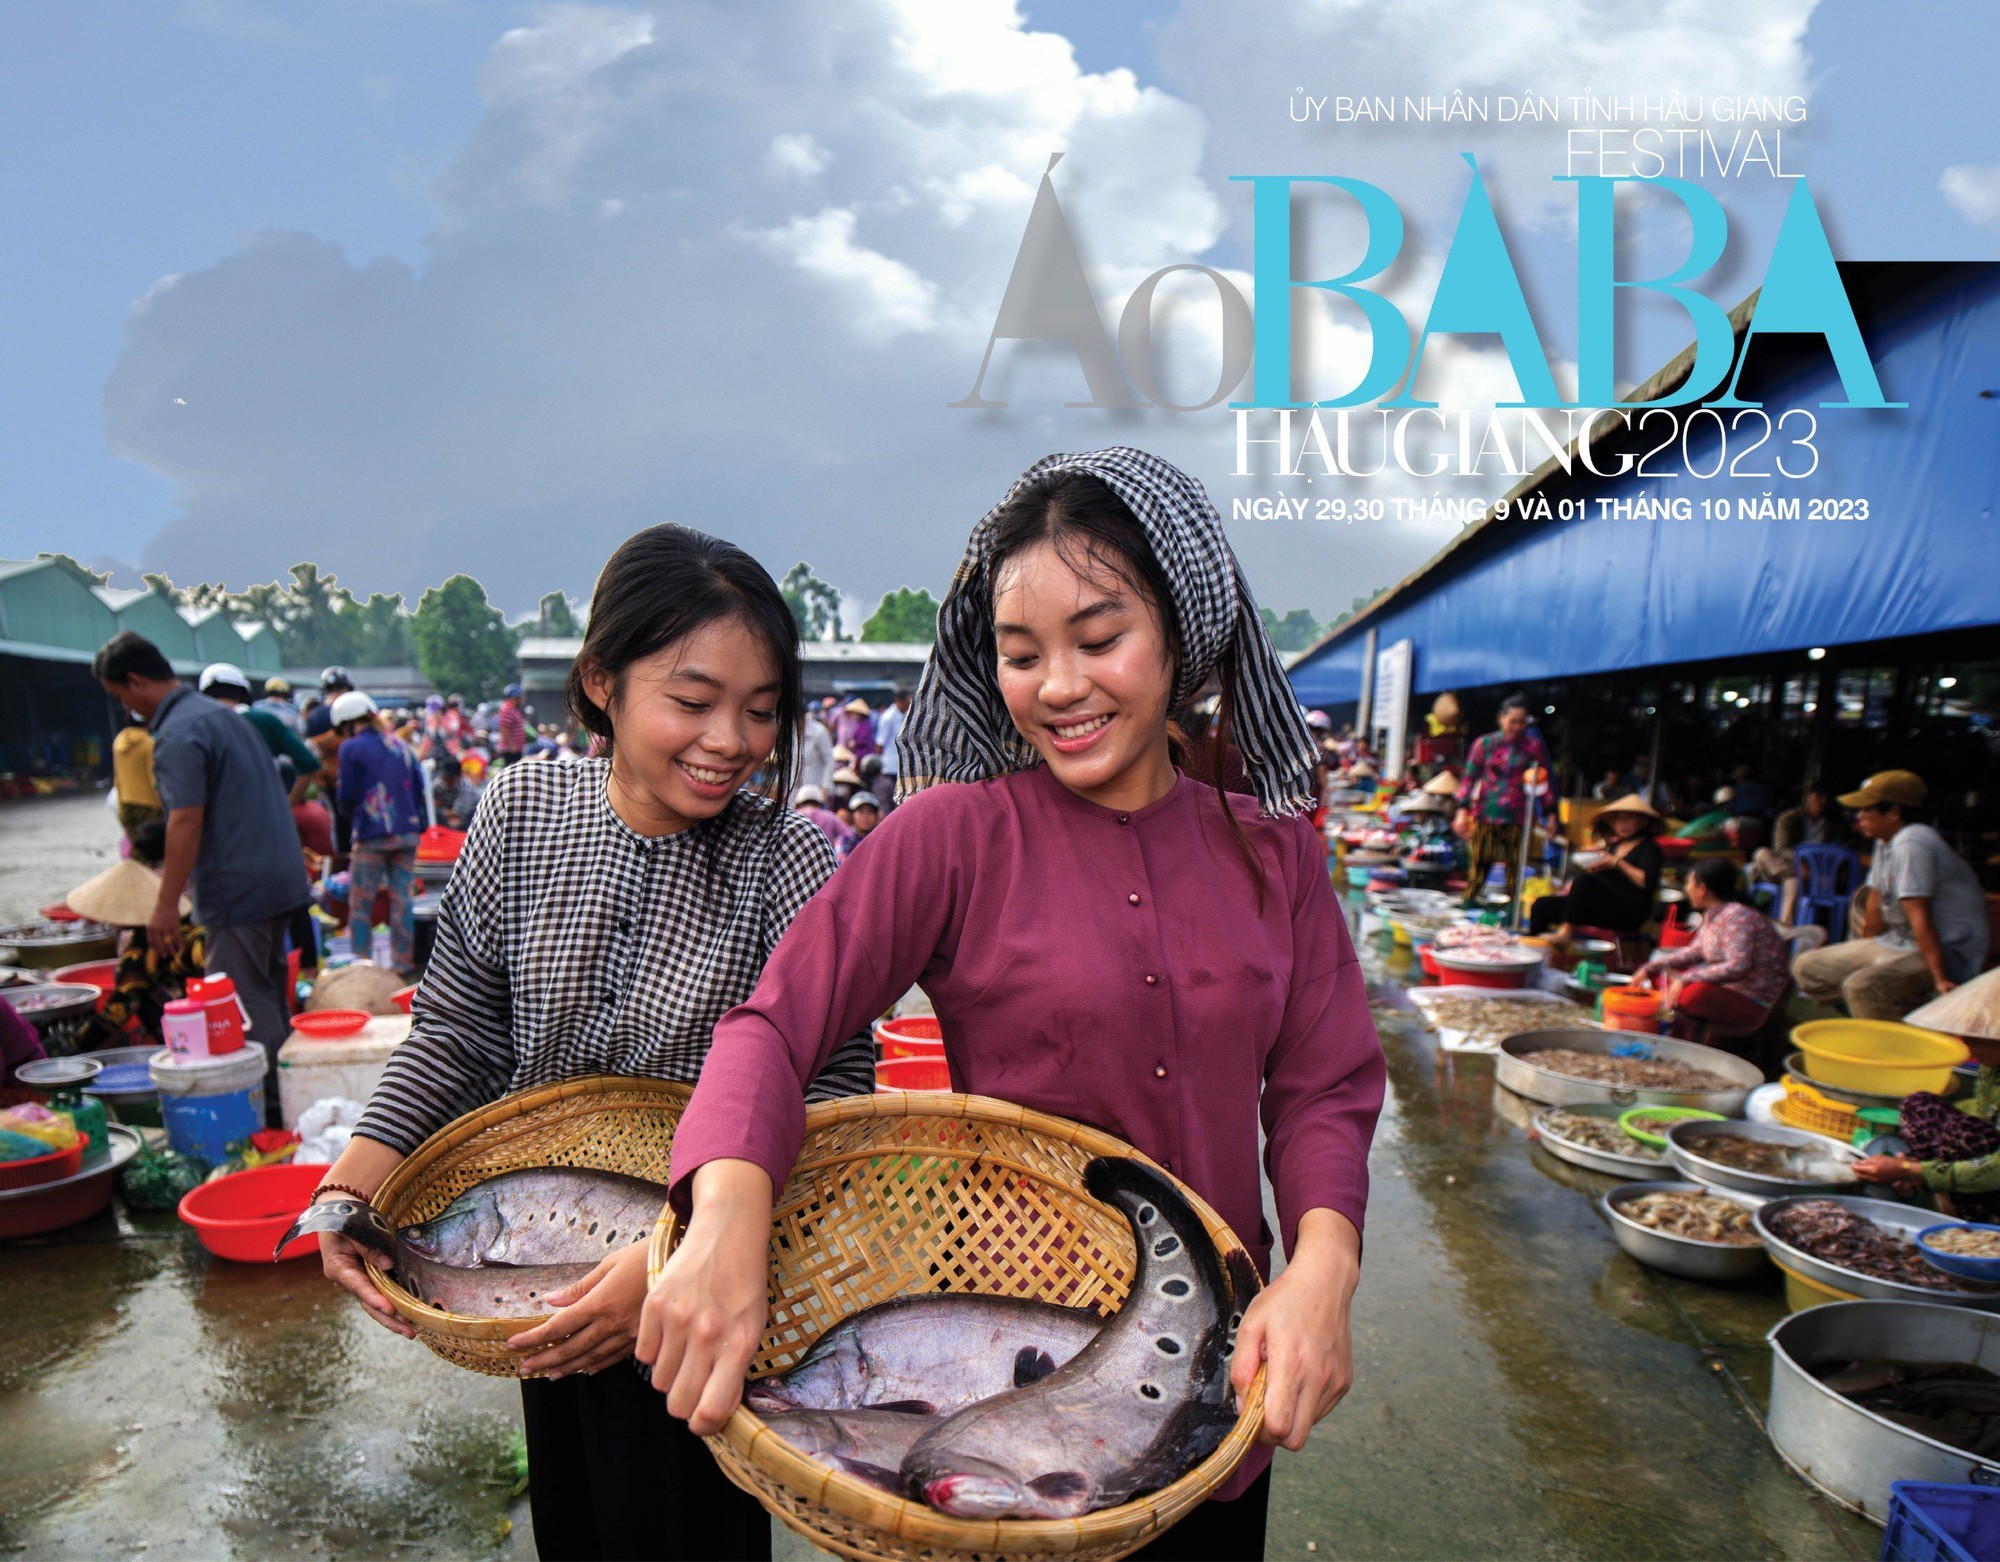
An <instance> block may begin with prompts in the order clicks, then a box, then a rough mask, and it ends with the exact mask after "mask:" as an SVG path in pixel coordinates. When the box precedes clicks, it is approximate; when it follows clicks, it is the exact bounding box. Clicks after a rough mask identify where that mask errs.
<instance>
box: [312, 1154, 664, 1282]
mask: <svg viewBox="0 0 2000 1562" xmlns="http://www.w3.org/2000/svg"><path fill="white" fill-rule="evenodd" d="M666 1199H667V1190H666V1189H665V1188H664V1187H662V1186H661V1185H660V1184H658V1183H652V1182H645V1181H642V1180H641V1179H639V1178H637V1177H625V1176H620V1175H618V1174H617V1173H614V1172H600V1171H589V1170H582V1169H577V1168H572V1167H549V1168H545V1169H541V1170H535V1171H518V1172H503V1173H502V1174H501V1175H500V1176H498V1177H492V1178H489V1179H488V1180H486V1181H485V1182H482V1183H479V1184H478V1185H477V1186H475V1187H472V1188H470V1189H468V1190H466V1192H464V1193H462V1194H460V1195H459V1196H458V1197H457V1198H456V1199H454V1200H453V1201H452V1202H451V1203H450V1204H449V1205H448V1206H447V1207H446V1208H445V1209H444V1210H442V1211H441V1212H439V1213H438V1214H437V1215H435V1216H433V1217H432V1218H431V1219H429V1220H427V1221H424V1222H422V1223H421V1224H419V1225H414V1226H405V1227H403V1228H402V1229H401V1230H400V1231H398V1230H394V1229H392V1228H391V1227H390V1225H389V1222H388V1221H387V1219H385V1218H384V1217H383V1215H382V1213H381V1211H380V1210H378V1209H376V1208H375V1207H374V1206H373V1205H372V1204H364V1203H362V1202H361V1201H359V1200H357V1199H328V1200H326V1201H325V1202H324V1203H321V1204H315V1205H313V1206H312V1208H310V1209H308V1210H307V1211H306V1212H305V1214H303V1215H302V1216H300V1217H299V1219H298V1220H297V1222H295V1223H294V1224H293V1226H292V1229H291V1230H289V1231H287V1232H286V1233H285V1235H284V1237H283V1238H282V1239H281V1240H280V1241H279V1243H278V1247H279V1249H281V1250H282V1249H283V1247H284V1245H285V1243H287V1242H290V1241H291V1240H292V1239H293V1238H294V1237H298V1236H302V1235H304V1234H306V1233H308V1232H313V1231H331V1232H336V1233H338V1234H339V1235H341V1236H345V1237H349V1238H351V1239H353V1240H354V1241H356V1242H359V1243H361V1244H362V1245H364V1246H366V1247H369V1248H372V1249H373V1250H374V1251H376V1252H378V1253H380V1254H381V1255H382V1257H383V1260H384V1267H385V1268H387V1269H389V1270H391V1271H392V1272H393V1273H394V1274H395V1276H396V1279H397V1280H398V1282H400V1283H401V1284H402V1286H403V1287H404V1288H405V1289H406V1290H408V1291H409V1292H410V1293H411V1294H412V1295H413V1296H415V1297H417V1298H418V1299H419V1300H421V1301H425V1302H428V1303H430V1305H431V1306H433V1307H438V1308H442V1309H443V1310H444V1311H446V1312H452V1313H458V1314H460V1315H461V1316H465V1317H473V1318H524V1317H530V1316H534V1315H536V1314H539V1313H544V1312H547V1311H548V1310H549V1308H548V1303H547V1301H546V1300H545V1298H546V1297H547V1296H548V1295H549V1293H550V1292H552V1291H559V1290H561V1289H562V1288H563V1287H564V1286H567V1285H571V1284H573V1283H575V1282H576V1281H578V1280H581V1279H582V1278H583V1277H584V1276H585V1275H587V1274H589V1273H590V1271H591V1270H592V1269H594V1268H595V1267H596V1266H597V1265H598V1263H600V1262H601V1261H602V1260H603V1259H604V1258H606V1257H607V1256H608V1255H609V1254H611V1253H613V1252H615V1251H617V1249H618V1248H620V1247H629V1246H630V1245H631V1244H632V1243H634V1242H637V1241H639V1240H641V1239H642V1238H644V1237H645V1235H646V1234H647V1232H649V1231H650V1230H651V1229H652V1225H653V1222H654V1220H655V1219H657V1218H658V1216H659V1213H660V1210H661V1208H662V1206H663V1205H665V1203H666Z"/></svg>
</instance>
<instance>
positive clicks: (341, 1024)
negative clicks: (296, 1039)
mask: <svg viewBox="0 0 2000 1562" xmlns="http://www.w3.org/2000/svg"><path fill="white" fill-rule="evenodd" d="M371 1018H373V1016H371V1015H370V1014H369V1012H368V1011H367V1010H366V1009H308V1010H307V1011H306V1012H305V1013H303V1014H295V1015H293V1016H292V1029H293V1030H295V1031H297V1032H298V1033H299V1034H300V1035H301V1036H305V1037H308V1038H309V1039H311V1040H313V1041H333V1040H335V1039H337V1038H339V1037H341V1036H352V1035H354V1034H356V1033H357V1032H358V1031H360V1030H361V1028H362V1027H363V1026H365V1025H366V1024H367V1023H368V1021H369V1020H370V1019H371Z"/></svg>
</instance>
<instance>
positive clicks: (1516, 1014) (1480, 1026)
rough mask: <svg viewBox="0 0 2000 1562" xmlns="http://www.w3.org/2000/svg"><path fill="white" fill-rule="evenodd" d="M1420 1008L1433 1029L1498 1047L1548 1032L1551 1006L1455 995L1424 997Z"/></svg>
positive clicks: (1508, 999) (1531, 1002)
mask: <svg viewBox="0 0 2000 1562" xmlns="http://www.w3.org/2000/svg"><path fill="white" fill-rule="evenodd" d="M1417 1009H1418V1011H1419V1012H1420V1013H1421V1014H1422V1015H1423V1017H1424V1020H1425V1022H1426V1023H1427V1024H1429V1025H1430V1026H1431V1028H1432V1029H1434V1030H1455V1031H1464V1032H1465V1034H1466V1035H1467V1036H1468V1037H1471V1038H1472V1039H1474V1040H1477V1041H1488V1042H1491V1043H1493V1044H1494V1045H1495V1046H1498V1045H1499V1044H1500V1043H1501V1042H1503V1041H1505V1040H1506V1039H1507V1038H1508V1037H1509V1036H1520V1035H1523V1034H1525V1033H1526V1032H1528V1031H1534V1030H1547V1029H1548V1025H1549V1009H1550V1005H1548V1004H1544V1003H1540V1002H1534V1001H1526V1000H1523V999H1520V998H1471V997H1459V996H1457V995H1455V994H1454V995H1453V996H1451V997H1448V998H1425V999H1424V1000H1423V1002H1421V1003H1419V1004H1418V1005H1417ZM1536 1056H1540V1054H1536Z"/></svg>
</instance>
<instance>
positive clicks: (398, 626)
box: [345, 591, 414, 667]
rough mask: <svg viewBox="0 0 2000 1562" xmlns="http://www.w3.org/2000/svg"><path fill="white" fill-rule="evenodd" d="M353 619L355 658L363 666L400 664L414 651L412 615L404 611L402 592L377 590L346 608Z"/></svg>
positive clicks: (395, 665)
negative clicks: (365, 598) (411, 638)
mask: <svg viewBox="0 0 2000 1562" xmlns="http://www.w3.org/2000/svg"><path fill="white" fill-rule="evenodd" d="M345 616H346V617H347V618H349V619H351V620H352V625H351V627H352V629H353V633H354V650H353V653H352V654H353V658H354V660H355V661H357V662H359V663H361V664H362V665H363V666H364V667H400V666H403V665H404V664H406V663H407V662H409V661H410V660H411V657H412V656H413V654H414V650H413V647H412V646H411V644H410V615H409V614H408V613H406V612H404V611H403V594H402V592H400V591H397V592H382V591H377V592H373V593H371V594H370V596H369V598H368V600H367V601H366V602H363V603H359V604H357V605H355V606H353V607H350V608H348V609H346V610H345Z"/></svg>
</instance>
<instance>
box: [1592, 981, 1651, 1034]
mask: <svg viewBox="0 0 2000 1562" xmlns="http://www.w3.org/2000/svg"><path fill="white" fill-rule="evenodd" d="M1604 1023H1605V1025H1606V1026H1607V1027H1608V1028H1609V1029H1611V1030H1633V1031H1639V1032H1641V1033H1642V1034H1644V1035H1647V1036H1656V1035H1658V1034H1659V1030H1660V995H1659V994H1658V993H1656V992H1634V991H1633V990H1632V989H1631V988H1629V987H1607V988H1605V989H1604Z"/></svg>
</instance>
